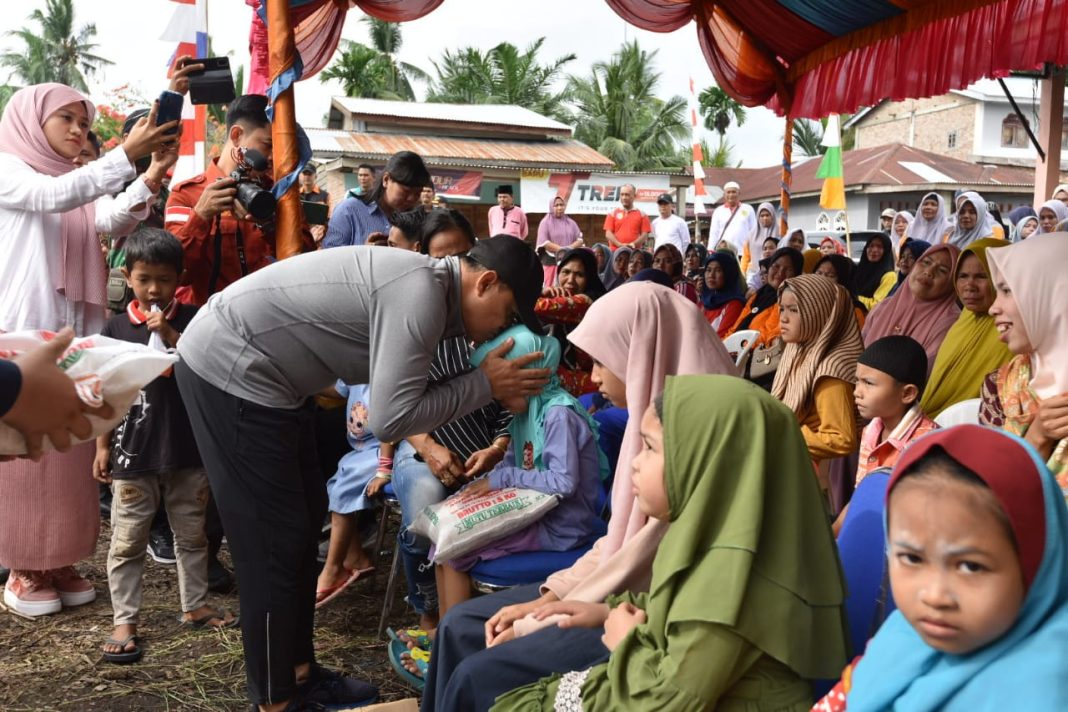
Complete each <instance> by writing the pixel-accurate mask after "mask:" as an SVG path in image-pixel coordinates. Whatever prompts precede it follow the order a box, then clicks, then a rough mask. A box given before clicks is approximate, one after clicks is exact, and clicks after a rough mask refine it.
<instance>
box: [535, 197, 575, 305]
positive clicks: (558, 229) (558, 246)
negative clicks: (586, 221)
mask: <svg viewBox="0 0 1068 712" xmlns="http://www.w3.org/2000/svg"><path fill="white" fill-rule="evenodd" d="M566 209H567V202H566V201H565V200H564V199H563V198H561V197H560V196H556V197H555V198H553V199H552V200H551V201H549V212H548V213H546V215H545V217H543V218H542V219H541V223H540V224H539V225H538V242H537V244H536V246H535V247H536V249H537V250H538V255H539V257H541V258H542V262H541V264H542V268H543V269H544V270H545V285H546V286H549V285H552V284H555V283H556V253H557V252H559V251H560V250H568V249H574V248H576V247H581V246H582V231H581V230H579V226H578V223H576V222H575V221H574V220H572V219H571V218H569V217H568V216H567V215H565V214H564V211H565V210H566Z"/></svg>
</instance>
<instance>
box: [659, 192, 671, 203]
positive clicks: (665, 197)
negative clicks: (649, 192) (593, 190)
mask: <svg viewBox="0 0 1068 712" xmlns="http://www.w3.org/2000/svg"><path fill="white" fill-rule="evenodd" d="M656 202H657V204H658V205H659V204H660V203H669V204H671V205H674V204H675V199H674V198H672V197H671V193H661V194H660V197H658V198H657V199H656Z"/></svg>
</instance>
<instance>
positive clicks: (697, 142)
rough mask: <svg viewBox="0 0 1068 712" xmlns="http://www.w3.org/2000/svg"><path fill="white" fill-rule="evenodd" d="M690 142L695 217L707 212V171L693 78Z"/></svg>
mask: <svg viewBox="0 0 1068 712" xmlns="http://www.w3.org/2000/svg"><path fill="white" fill-rule="evenodd" d="M689 104H690V141H691V143H692V144H693V212H694V214H695V215H703V214H704V212H705V198H707V197H708V193H706V192H705V169H704V167H703V166H702V165H701V164H702V163H704V160H705V156H704V151H703V150H702V149H701V136H700V130H701V123H700V121H698V115H699V112H698V103H697V89H696V88H695V87H694V83H693V77H690V101H689Z"/></svg>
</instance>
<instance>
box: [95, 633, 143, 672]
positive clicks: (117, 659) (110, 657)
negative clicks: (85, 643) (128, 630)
mask: <svg viewBox="0 0 1068 712" xmlns="http://www.w3.org/2000/svg"><path fill="white" fill-rule="evenodd" d="M131 641H132V642H133V644H134V649H133V650H127V649H126V646H127V645H129V643H130V642H131ZM109 644H110V645H115V646H117V647H119V648H120V649H121V650H122V652H121V653H109V652H107V651H106V650H101V651H100V652H101V653H102V654H103V656H104V660H106V661H108V662H109V663H115V664H116V665H129V664H130V663H136V662H137V661H138V660H140V659H141V656H142V655H143V654H144V652H145V651H144V649H142V648H141V638H140V636H138V635H137V634H136V633H134V634H133V635H128V636H126V637H125V638H123V639H122V640H116V639H115V638H108V639H107V642H105V643H104V645H109Z"/></svg>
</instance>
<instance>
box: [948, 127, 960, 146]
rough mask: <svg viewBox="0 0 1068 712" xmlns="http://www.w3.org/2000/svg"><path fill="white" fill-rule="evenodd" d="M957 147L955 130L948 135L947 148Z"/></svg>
mask: <svg viewBox="0 0 1068 712" xmlns="http://www.w3.org/2000/svg"><path fill="white" fill-rule="evenodd" d="M956 147H957V131H956V130H953V131H950V132H949V135H948V136H946V148H956Z"/></svg>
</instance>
